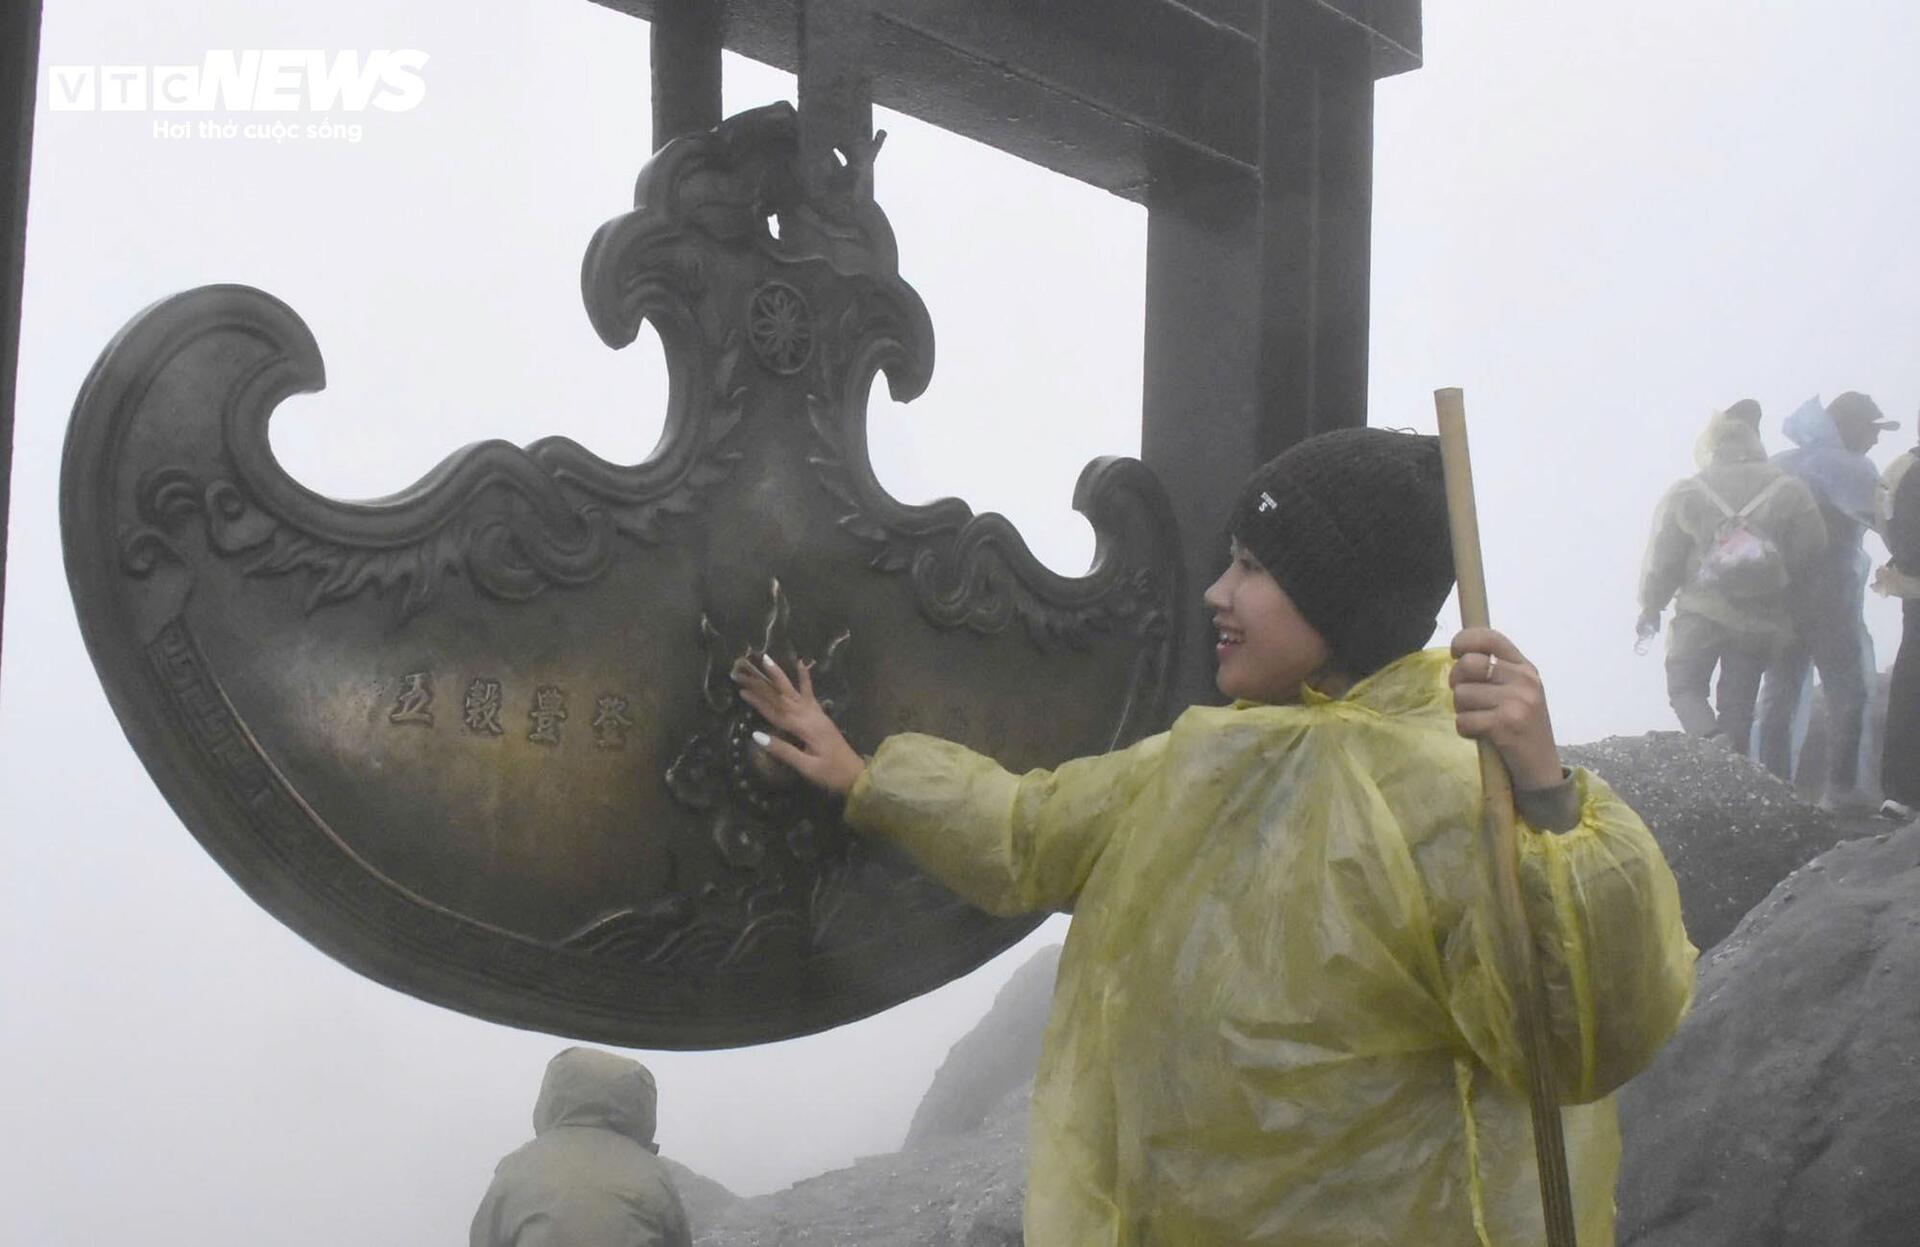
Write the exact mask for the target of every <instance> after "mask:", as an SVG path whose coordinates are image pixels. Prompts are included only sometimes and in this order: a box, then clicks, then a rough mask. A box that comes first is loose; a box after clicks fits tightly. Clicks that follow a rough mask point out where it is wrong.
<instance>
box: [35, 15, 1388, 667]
mask: <svg viewBox="0 0 1920 1247" xmlns="http://www.w3.org/2000/svg"><path fill="white" fill-rule="evenodd" d="M598 2H599V3H603V4H606V5H607V6H608V7H610V8H614V9H618V10H619V11H621V12H625V13H631V14H633V15H635V16H638V17H642V18H645V19H647V20H649V21H651V22H652V23H653V26H652V40H653V54H652V60H653V69H654V79H653V93H654V94H653V98H654V112H653V115H654V127H655V136H654V137H655V142H654V146H655V147H656V148H658V147H659V146H660V145H661V144H663V143H664V142H665V141H666V140H667V139H669V138H672V137H674V136H675V135H678V134H684V133H689V132H692V131H695V130H703V129H708V128H711V127H712V126H714V125H716V124H718V123H719V121H720V50H721V48H722V47H723V46H724V47H728V48H731V49H733V50H735V51H738V52H741V53H744V54H746V55H748V56H751V57H754V58H756V59H759V60H762V61H765V62H767V63H768V64H772V65H775V66H779V67H781V68H784V69H788V70H793V71H796V72H797V73H798V74H799V77H800V94H801V102H802V105H803V114H804V115H805V120H804V123H803V124H804V128H805V135H804V138H803V142H805V143H806V145H807V150H808V152H809V153H811V154H818V153H821V152H823V151H826V150H829V149H832V148H835V147H840V146H843V145H844V144H845V143H846V142H849V141H855V140H864V139H865V138H866V137H867V136H868V134H869V132H870V131H871V128H872V108H871V103H869V101H872V102H877V103H879V104H882V105H885V106H887V107H890V108H896V109H899V110H900V111H903V112H906V113H908V114H910V115H913V116H917V117H920V118H922V119H924V120H926V121H929V122H932V123H933V124H935V125H939V126H942V127H944V128H946V129H950V130H953V131H955V132H957V133H961V134H965V135H968V136H970V137H972V138H976V139H979V140H981V141H983V142H986V143H990V144H992V145H993V146H995V147H998V148H1000V149H1002V150H1005V151H1008V152H1010V153H1012V154H1015V155H1018V156H1022V157H1025V158H1026V159H1029V160H1032V161H1035V162H1036V163H1038V164H1041V165H1043V166H1045V167H1047V168H1050V169H1054V170H1056V171H1058V172H1061V173H1065V174H1068V175H1070V176H1072V177H1076V178H1079V179H1080V180H1082V181H1086V182H1089V183H1091V184H1092V185H1095V186H1099V187H1102V188H1104V189H1106V190H1109V191H1112V192H1114V193H1115V194H1119V195H1122V196H1124V197H1127V198H1130V199H1133V200H1136V201H1138V202H1141V203H1144V204H1145V205H1146V206H1147V210H1148V213H1149V217H1148V239H1147V316H1146V326H1147V333H1146V336H1147V341H1146V352H1145V378H1144V385H1143V404H1142V406H1143V411H1142V421H1143V424H1142V452H1143V458H1144V459H1145V460H1146V462H1147V463H1148V464H1149V465H1150V466H1151V467H1153V468H1154V469H1155V470H1156V471H1157V472H1158V473H1159V474H1160V476H1161V477H1162V479H1163V480H1164V481H1165V483H1166V485H1167V488H1168V492H1169V493H1170V494H1171V496H1172V498H1173V505H1174V510H1175V513H1176V516H1177V518H1178V520H1179V523H1180V527H1181V532H1182V534H1183V540H1184V541H1185V544H1186V551H1185V560H1186V573H1187V580H1188V583H1189V584H1190V585H1194V586H1200V585H1204V584H1206V583H1207V582H1208V581H1209V580H1210V579H1211V577H1212V575H1213V573H1214V571H1215V570H1217V568H1218V566H1219V565H1220V563H1221V561H1222V559H1221V545H1222V536H1223V534H1222V533H1221V531H1220V529H1221V525H1222V523H1223V522H1224V519H1225V513H1224V507H1225V502H1224V500H1223V495H1224V494H1225V493H1226V492H1228V491H1229V490H1230V489H1231V486H1232V484H1233V483H1234V482H1236V481H1237V480H1238V479H1239V478H1240V477H1241V476H1242V475H1243V474H1244V473H1245V471H1246V469H1247V465H1249V464H1251V463H1256V462H1259V461H1260V460H1262V459H1263V458H1265V457H1267V456H1269V455H1271V454H1273V453H1275V452H1277V451H1278V450H1280V449H1281V448H1283V447H1285V446H1286V445H1288V444H1290V443H1291V442H1293V441H1296V440H1298V439H1299V438H1301V437H1303V436H1306V435H1308V434H1310V433H1312V432H1315V431H1317V430H1320V429H1325V428H1334V427H1341V426H1345V425H1355V424H1362V423H1364V422H1365V420H1366V373H1367V318H1368V280H1369V272H1368V263H1369V252H1370V231H1371V226H1372V203H1371V180H1372V117H1373V82H1374V80H1375V79H1376V78H1379V77H1384V76H1387V75H1390V74H1395V73H1399V72H1402V71H1404V70H1407V69H1411V68H1414V67H1415V66H1416V65H1418V63H1419V60H1420V4H1419V0H1101V2H1100V3H1098V4H1074V3H1013V2H1011V0H1005V2H1001V3H990V4H983V3H980V2H979V0H598ZM0 22H4V27H3V28H0V35H3V36H4V38H3V40H0V82H7V83H11V84H13V86H14V92H13V94H12V97H11V98H10V99H9V100H8V101H7V102H6V104H7V106H8V107H9V108H10V109H11V115H10V116H9V117H8V118H7V124H6V125H5V126H4V128H3V129H0V135H3V137H0V143H4V147H0V160H3V161H4V162H5V165H6V167H7V168H8V171H9V173H10V176H9V178H8V181H9V186H10V191H11V194H10V196H9V198H8V200H7V202H6V204H5V206H4V207H0V214H3V215H4V220H3V221H0V227H3V228H4V231H5V248H6V251H5V256H6V259H5V265H6V267H5V273H4V275H0V277H3V279H4V281H5V283H6V285H5V289H4V291H0V299H4V307H5V311H4V315H5V318H6V320H5V324H4V326H0V606H4V602H5V597H4V593H5V568H6V540H5V528H4V523H5V515H6V510H5V505H4V504H5V502H6V498H7V492H6V491H7V481H8V478H9V475H10V472H9V469H10V466H11V454H12V434H13V391H14V378H15V371H16V369H15V364H16V360H17V351H18V340H19V326H20V289H21V271H22V263H23V256H24V251H25V227H26V204H27V176H28V164H29V161H28V154H29V152H30V150H31V135H32V125H33V109H34V100H35V89H36V76H37V75H36V68H37V63H38V46H39V25H40V4H39V2H38V0H25V2H23V3H17V4H13V5H9V6H7V8H6V14H5V17H4V18H0ZM1208 664H1209V656H1208V655H1207V653H1206V652H1205V650H1204V648H1203V647H1199V646H1189V647H1188V649H1187V651H1186V652H1185V653H1184V654H1183V655H1182V656H1181V659H1180V663H1179V668H1178V670H1177V672H1176V676H1175V700H1176V702H1179V701H1181V700H1185V701H1201V700H1208V699H1210V698H1211V697H1212V696H1213V691H1212V683H1211V679H1210V676H1209V672H1208Z"/></svg>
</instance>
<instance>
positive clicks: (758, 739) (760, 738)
mask: <svg viewBox="0 0 1920 1247" xmlns="http://www.w3.org/2000/svg"><path fill="white" fill-rule="evenodd" d="M753 743H754V744H756V745H758V746H760V747H761V748H762V749H765V748H766V747H767V746H768V745H771V744H772V743H773V737H771V736H769V735H767V734H766V733H765V732H755V733H754V734H753Z"/></svg>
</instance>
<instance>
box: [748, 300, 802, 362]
mask: <svg viewBox="0 0 1920 1247" xmlns="http://www.w3.org/2000/svg"><path fill="white" fill-rule="evenodd" d="M747 340H748V341H749V342H751V343H753V352H754V354H756V355H758V356H759V357H760V362H761V363H763V364H765V365H766V366H767V367H768V368H770V369H772V370H773V371H774V372H776V373H778V374H779V375H781V376H783V377H790V376H792V375H793V374H794V373H796V372H799V371H800V370H801V369H802V368H805V367H806V366H807V361H808V360H809V359H811V358H812V357H813V309H812V308H810V307H808V306H807V300H806V296H804V295H802V294H801V293H800V292H799V291H798V290H795V289H794V288H793V287H792V286H789V285H788V284H787V283H785V282H783V281H769V282H763V283H761V285H760V287H759V288H758V289H756V290H755V291H754V292H753V296H752V298H751V300H750V301H749V303H748V305H747Z"/></svg>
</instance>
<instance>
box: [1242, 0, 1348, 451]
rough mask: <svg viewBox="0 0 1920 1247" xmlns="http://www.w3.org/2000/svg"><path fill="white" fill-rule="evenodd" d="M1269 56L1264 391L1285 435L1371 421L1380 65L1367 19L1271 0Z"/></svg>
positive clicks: (1264, 93) (1265, 61) (1264, 129)
mask: <svg viewBox="0 0 1920 1247" xmlns="http://www.w3.org/2000/svg"><path fill="white" fill-rule="evenodd" d="M1261 60H1262V67H1261V101H1262V115H1261V134H1260V177H1261V194H1260V210H1261V220H1260V244H1261V264H1260V271H1261V277H1262V279H1263V281H1264V282H1265V283H1266V286H1265V293H1264V295H1263V297H1262V303H1263V305H1264V307H1263V315H1262V316H1261V329H1262V334H1261V349H1260V365H1261V393H1262V396H1263V397H1264V399H1265V401H1266V404H1267V409H1268V410H1269V411H1271V412H1272V413H1273V417H1274V419H1275V420H1276V421H1278V422H1279V426H1280V427H1279V430H1278V432H1279V439H1280V446H1281V447H1282V448H1284V447H1285V446H1290V445H1292V444H1293V443H1294V442H1297V441H1299V440H1300V439H1302V438H1305V437H1311V436H1312V435H1313V434H1315V433H1324V432H1326V431H1327V430H1328V429H1339V428H1350V427H1355V426H1358V425H1363V424H1365V423H1366V422H1367V313H1368V305H1369V289H1368V287H1369V281H1370V278H1371V264H1370V259H1371V253H1372V231H1373V69H1372V53H1371V48H1370V47H1369V44H1368V38H1367V34H1366V32H1365V31H1363V30H1362V29H1361V28H1360V27H1358V26H1356V25H1354V24H1353V23H1351V22H1348V21H1345V20H1344V19H1342V18H1340V17H1339V16H1338V15H1336V14H1334V13H1332V12H1330V11H1329V10H1328V9H1327V8H1326V7H1324V6H1322V5H1320V4H1318V3H1311V2H1303V0H1278V2H1277V3H1273V4H1269V5H1268V6H1267V16H1266V32H1265V36H1264V40H1263V48H1262V57H1261Z"/></svg>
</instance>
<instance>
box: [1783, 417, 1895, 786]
mask: <svg viewBox="0 0 1920 1247" xmlns="http://www.w3.org/2000/svg"><path fill="white" fill-rule="evenodd" d="M1782 427H1783V429H1784V430H1785V432H1786V434H1787V436H1788V437H1789V438H1790V439H1792V441H1793V442H1794V444H1795V445H1794V449H1792V450H1788V451H1783V452H1781V453H1780V454H1778V455H1776V456H1774V462H1775V463H1777V464H1779V465H1780V466H1781V467H1783V468H1785V469H1786V470H1787V471H1788V472H1791V473H1793V474H1794V475H1795V476H1797V477H1799V478H1800V479H1801V480H1803V481H1805V482H1806V483H1807V484H1808V486H1809V487H1811V488H1812V490H1813V496H1814V498H1815V499H1817V500H1818V501H1819V503H1820V515H1821V518H1822V519H1823V520H1825V521H1826V525H1827V548H1826V549H1825V550H1824V551H1822V552H1821V553H1820V555H1819V556H1818V557H1817V558H1816V559H1815V560H1814V562H1813V565H1812V567H1811V568H1810V569H1809V571H1808V573H1807V574H1806V575H1805V576H1803V577H1802V578H1801V579H1800V580H1799V581H1798V582H1797V583H1796V587H1795V591H1794V594H1793V599H1794V632H1795V637H1794V640H1793V642H1792V643H1791V644H1789V645H1788V646H1787V647H1786V649H1785V650H1784V651H1782V653H1781V655H1780V657H1779V658H1778V660H1777V661H1775V662H1774V663H1773V664H1772V665H1771V666H1769V667H1768V669H1767V673H1766V679H1765V682H1764V683H1763V685H1762V687H1761V694H1760V729H1759V737H1758V744H1757V751H1758V757H1759V760H1760V762H1761V764H1762V765H1763V766H1765V767H1766V768H1767V769H1768V770H1770V771H1772V772H1773V773H1774V774H1775V775H1778V776H1780V777H1781V778H1782V779H1792V778H1794V773H1793V772H1794V757H1795V742H1794V737H1795V722H1796V720H1797V719H1798V718H1799V715H1800V706H1801V701H1802V700H1803V698H1804V697H1805V696H1806V690H1807V684H1808V675H1809V672H1810V671H1818V672H1819V673H1820V687H1821V690H1822V691H1823V692H1824V693H1825V694H1826V704H1827V774H1826V776H1825V777H1824V778H1825V790H1824V793H1823V795H1822V797H1821V801H1822V803H1823V804H1824V805H1826V806H1828V807H1829V808H1837V809H1846V808H1852V807H1856V806H1859V805H1862V804H1863V803H1864V801H1865V798H1864V795H1863V793H1862V791H1861V782H1860V744H1861V739H1862V737H1863V736H1864V735H1865V731H1866V723H1867V689H1868V687H1869V681H1870V680H1871V679H1872V678H1873V676H1874V661H1873V642H1872V639H1871V638H1870V637H1869V636H1868V635H1867V626H1866V620H1865V618H1864V617H1863V615H1862V609H1863V607H1864V606H1865V602H1866V591H1867V568H1868V559H1867V552H1866V548H1865V546H1864V544H1863V541H1862V539H1863V538H1864V537H1865V536H1866V531H1867V529H1868V528H1870V527H1872V526H1873V525H1874V523H1875V506H1876V503H1877V501H1878V494H1879V491H1880V472H1879V470H1878V469H1877V468H1875V467H1874V466H1873V461H1872V460H1870V459H1868V458H1867V451H1869V450H1871V449H1873V446H1874V444H1875V443H1876V442H1878V441H1879V440H1880V434H1881V432H1882V431H1884V430H1887V429H1897V428H1899V427H1900V426H1899V424H1898V423H1896V422H1895V421H1892V420H1887V419H1885V418H1883V417H1882V415H1881V412H1880V408H1879V406H1878V405H1876V404H1875V403H1874V401H1873V400H1872V399H1871V398H1869V397H1867V396H1866V395H1865V394H1861V393H1859V392H1858V391H1855V390H1848V391H1847V392H1846V393H1844V394H1841V395H1838V396H1836V397H1835V398H1834V400H1833V402H1831V403H1829V404H1827V405H1826V406H1825V407H1824V408H1823V407H1822V406H1821V405H1820V403H1819V400H1817V399H1815V400H1811V401H1809V402H1806V403H1803V404H1801V406H1800V407H1799V408H1798V409H1796V410H1795V411H1794V413H1793V414H1792V415H1790V416H1788V417H1787V419H1786V421H1785V423H1784V424H1783V426H1782Z"/></svg>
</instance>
